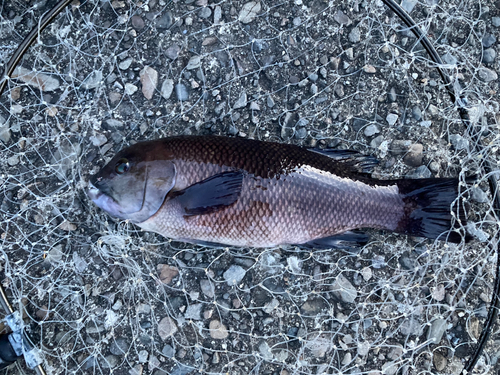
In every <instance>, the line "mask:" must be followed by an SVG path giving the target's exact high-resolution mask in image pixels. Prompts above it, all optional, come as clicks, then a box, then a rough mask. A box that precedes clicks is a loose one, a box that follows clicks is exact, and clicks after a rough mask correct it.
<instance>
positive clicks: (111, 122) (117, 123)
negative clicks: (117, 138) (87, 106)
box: [106, 118, 124, 129]
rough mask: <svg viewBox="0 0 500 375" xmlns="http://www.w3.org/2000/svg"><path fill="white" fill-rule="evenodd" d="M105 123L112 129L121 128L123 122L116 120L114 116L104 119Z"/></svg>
mask: <svg viewBox="0 0 500 375" xmlns="http://www.w3.org/2000/svg"><path fill="white" fill-rule="evenodd" d="M106 125H107V126H109V127H110V128H113V129H123V126H124V124H123V122H122V121H120V120H116V119H114V118H110V119H107V120H106Z"/></svg>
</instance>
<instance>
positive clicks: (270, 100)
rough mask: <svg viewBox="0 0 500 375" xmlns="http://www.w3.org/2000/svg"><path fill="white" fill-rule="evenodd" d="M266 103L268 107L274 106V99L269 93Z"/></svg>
mask: <svg viewBox="0 0 500 375" xmlns="http://www.w3.org/2000/svg"><path fill="white" fill-rule="evenodd" d="M266 104H267V106H268V107H269V108H273V107H274V100H273V98H272V97H271V95H268V96H267V98H266Z"/></svg>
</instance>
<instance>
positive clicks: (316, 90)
mask: <svg viewBox="0 0 500 375" xmlns="http://www.w3.org/2000/svg"><path fill="white" fill-rule="evenodd" d="M310 92H311V94H312V95H316V94H317V93H318V86H316V85H315V84H314V83H313V84H312V85H311V88H310Z"/></svg>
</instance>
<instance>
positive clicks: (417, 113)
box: [411, 106, 422, 121]
mask: <svg viewBox="0 0 500 375" xmlns="http://www.w3.org/2000/svg"><path fill="white" fill-rule="evenodd" d="M411 115H412V116H413V118H414V119H415V120H417V121H420V120H421V119H422V110H421V109H420V108H419V107H417V106H415V107H413V108H412V110H411Z"/></svg>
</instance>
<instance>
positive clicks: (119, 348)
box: [109, 337, 129, 356]
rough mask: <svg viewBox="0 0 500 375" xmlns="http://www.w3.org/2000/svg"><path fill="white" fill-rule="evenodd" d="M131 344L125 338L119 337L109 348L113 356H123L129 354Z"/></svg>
mask: <svg viewBox="0 0 500 375" xmlns="http://www.w3.org/2000/svg"><path fill="white" fill-rule="evenodd" d="M128 348H129V343H128V342H127V340H126V339H125V338H124V337H118V338H117V339H115V340H114V341H113V342H112V343H111V345H110V346H109V351H110V352H111V354H114V355H117V356H122V355H124V354H125V353H127V352H128Z"/></svg>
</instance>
